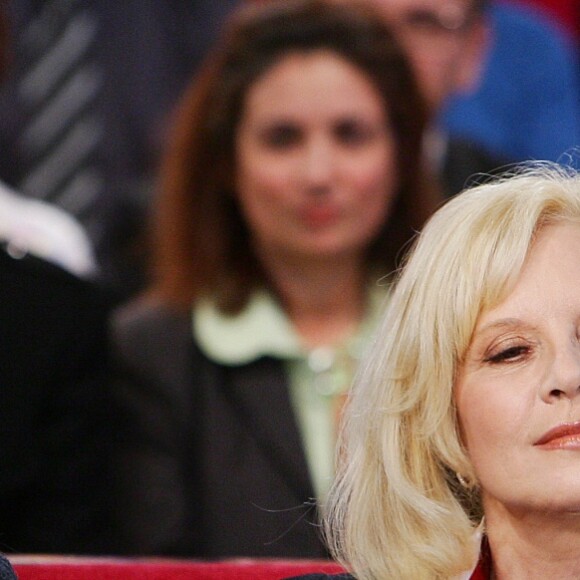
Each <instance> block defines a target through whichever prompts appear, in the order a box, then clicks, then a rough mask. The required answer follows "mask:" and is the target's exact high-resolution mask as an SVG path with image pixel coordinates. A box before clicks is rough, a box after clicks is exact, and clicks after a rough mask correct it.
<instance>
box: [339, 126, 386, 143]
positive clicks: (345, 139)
mask: <svg viewBox="0 0 580 580" xmlns="http://www.w3.org/2000/svg"><path fill="white" fill-rule="evenodd" d="M334 133H335V136H336V137H337V139H338V140H339V141H340V142H341V143H344V144H346V145H359V144H363V143H366V142H367V141H370V140H371V139H372V138H373V136H374V134H375V133H376V131H373V129H372V128H371V127H368V126H367V125H365V124H363V123H361V122H360V121H343V122H342V123H339V124H338V125H337V126H336V128H335V130H334Z"/></svg>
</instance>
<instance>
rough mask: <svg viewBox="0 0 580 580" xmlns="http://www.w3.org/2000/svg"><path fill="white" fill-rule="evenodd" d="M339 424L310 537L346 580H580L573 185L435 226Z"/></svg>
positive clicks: (579, 318) (518, 193) (479, 206)
mask: <svg viewBox="0 0 580 580" xmlns="http://www.w3.org/2000/svg"><path fill="white" fill-rule="evenodd" d="M345 417H346V418H345V427H344V431H343V438H342V446H341V448H340V457H341V458H342V467H341V469H340V473H339V475H338V479H337V481H336V482H335V486H334V488H333V490H332V491H331V495H330V498H329V501H328V503H327V505H326V511H327V518H326V532H327V537H328V540H329V544H330V546H331V549H332V551H333V553H334V555H335V556H336V557H337V558H338V559H339V560H340V561H341V562H343V563H344V564H345V565H346V566H347V568H348V569H349V570H350V571H351V572H352V574H353V575H354V576H355V577H356V578H357V579H359V580H363V579H370V578H373V579H384V578H388V579H401V580H403V579H404V580H407V579H413V580H419V579H429V580H432V579H434V578H441V579H450V578H453V579H455V578H461V579H468V578H472V579H475V578H478V579H489V578H494V579H498V580H502V579H506V578H509V579H510V580H514V579H520V578H526V579H534V578H543V579H545V578H559V579H566V578H579V577H580V517H579V513H580V176H578V175H577V174H575V173H573V172H572V171H569V172H564V171H563V170H561V169H555V168H552V167H550V166H537V167H532V168H526V169H523V170H519V171H517V172H516V174H515V175H512V176H509V177H506V178H504V179H502V180H500V181H497V182H493V183H488V184H485V185H480V186H477V187H475V188H473V189H471V190H469V191H467V192H464V193H463V194H461V195H460V196H458V197H457V198H455V199H453V200H452V201H450V202H449V203H448V204H447V205H446V206H444V207H443V208H441V209H440V210H439V211H438V212H437V213H436V214H435V216H434V217H433V218H432V220H431V221H430V222H429V223H428V224H427V226H426V228H425V229H424V231H423V233H422V234H421V236H420V238H419V239H418V242H417V244H416V247H415V248H414V250H413V251H412V252H411V255H410V257H409V259H408V261H407V263H406V266H405V267H404V269H403V271H402V274H401V276H400V279H399V281H398V284H397V286H396V290H395V291H394V293H393V297H392V300H391V302H390V304H389V307H388V311H387V312H386V316H385V317H384V320H383V322H382V327H381V329H380V330H379V332H378V334H377V337H376V342H375V344H374V347H373V351H372V352H371V353H370V355H369V357H368V360H367V361H366V364H365V365H364V367H363V368H362V370H361V371H360V373H359V376H358V379H357V382H356V385H355V387H354V389H353V392H352V395H351V400H350V403H349V405H348V408H347V411H346V415H345Z"/></svg>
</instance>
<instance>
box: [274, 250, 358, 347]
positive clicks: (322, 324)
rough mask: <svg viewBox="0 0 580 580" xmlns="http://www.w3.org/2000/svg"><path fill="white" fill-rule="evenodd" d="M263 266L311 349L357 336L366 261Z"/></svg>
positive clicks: (280, 262)
mask: <svg viewBox="0 0 580 580" xmlns="http://www.w3.org/2000/svg"><path fill="white" fill-rule="evenodd" d="M263 263H264V265H265V268H266V271H267V272H268V274H269V276H270V279H271V281H272V284H273V286H274V288H275V290H276V292H277V294H278V296H279V297H280V299H281V301H282V303H283V305H284V308H285V310H286V313H287V315H288V317H289V318H290V320H291V322H292V323H293V325H294V327H295V329H296V331H297V332H298V334H299V335H300V337H301V338H302V340H303V342H304V344H305V345H306V346H307V347H317V346H327V345H332V344H336V343H338V342H340V341H342V340H344V339H345V338H347V337H349V336H350V335H352V334H353V332H354V331H355V329H356V327H357V326H358V324H359V322H360V321H361V319H362V317H363V314H364V306H365V298H366V276H365V274H366V273H365V269H364V267H363V265H362V260H360V259H356V258H350V259H344V258H341V259H337V260H312V261H310V262H306V261H304V260H300V261H293V260H291V259H286V260H282V259H279V258H276V259H274V258H273V257H271V256H270V257H266V256H264V257H263Z"/></svg>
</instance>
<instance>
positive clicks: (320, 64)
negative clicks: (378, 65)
mask: <svg viewBox="0 0 580 580" xmlns="http://www.w3.org/2000/svg"><path fill="white" fill-rule="evenodd" d="M386 115H387V113H386V111H385V106H384V103H383V100H382V98H381V95H380V94H379V93H378V91H377V90H376V89H375V87H374V85H373V84H372V83H371V81H370V80H369V79H368V78H367V77H366V76H365V74H363V73H362V72H361V71H360V70H359V69H357V68H356V67H355V66H354V65H352V64H351V63H350V62H349V61H347V60H345V59H343V58H342V57H340V56H338V55H336V54H334V53H332V52H329V51H325V50H318V51H314V52H306V53H290V54H288V55H287V56H284V57H283V58H282V59H281V60H280V61H278V62H277V64H275V65H274V66H273V67H272V68H271V69H269V70H268V71H267V72H266V73H265V74H264V75H263V76H262V77H260V78H259V79H258V80H257V81H256V82H255V83H254V85H253V86H252V87H251V88H250V90H249V91H248V94H247V96H246V100H245V107H244V111H243V114H242V119H241V122H240V126H239V129H238V134H237V140H236V149H237V159H236V161H237V166H236V175H237V180H236V187H237V194H238V200H239V203H240V206H241V209H242V213H243V214H244V217H245V219H246V221H247V223H248V225H249V229H250V231H251V232H252V234H253V237H254V239H255V242H256V243H257V245H258V247H259V249H260V250H262V251H264V252H267V253H268V254H270V255H277V256H286V257H293V258H298V259H312V258H317V259H319V258H321V257H333V258H336V257H338V258H346V257H348V256H356V255H362V253H363V252H364V251H365V250H366V248H367V247H368V245H369V244H370V243H371V242H372V241H373V240H374V239H375V238H376V236H377V234H378V233H379V231H380V229H381V227H382V225H383V223H384V222H385V220H386V219H387V216H388V212H389V208H390V206H391V202H392V199H393V196H394V191H395V188H396V181H397V179H396V170H395V159H394V157H395V153H394V142H393V138H392V136H391V133H390V129H389V123H388V119H387V116H386Z"/></svg>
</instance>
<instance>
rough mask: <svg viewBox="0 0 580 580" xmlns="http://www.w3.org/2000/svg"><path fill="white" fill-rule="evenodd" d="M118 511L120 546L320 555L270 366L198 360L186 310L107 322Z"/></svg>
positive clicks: (147, 310) (296, 447)
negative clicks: (115, 380)
mask: <svg viewBox="0 0 580 580" xmlns="http://www.w3.org/2000/svg"><path fill="white" fill-rule="evenodd" d="M113 335H114V341H115V347H116V355H117V357H118V361H117V362H118V365H119V385H118V386H116V388H115V392H116V394H117V397H118V403H119V413H120V417H119V420H118V421H117V423H118V424H119V425H123V426H125V429H124V431H123V433H122V438H121V440H120V441H119V443H118V444H117V448H118V454H117V457H116V459H117V469H118V472H119V474H120V481H119V487H118V505H117V506H116V512H117V514H118V516H119V518H120V520H119V521H120V525H121V526H123V528H124V532H125V538H126V540H127V550H128V551H129V552H131V553H139V554H171V555H183V556H199V557H210V558H211V557H222V556H264V557H276V556H281V557H284V556H285V557H309V558H319V557H326V556H327V554H326V551H325V549H324V547H323V545H322V543H321V541H320V539H319V530H318V527H317V524H316V522H317V514H316V508H315V507H314V499H313V489H312V484H311V481H310V477H309V473H308V467H307V464H306V459H305V456H304V452H303V449H302V443H301V440H300V435H299V432H298V428H297V425H296V423H295V419H294V414H293V412H292V409H291V405H290V400H289V396H288V388H287V382H286V378H285V376H284V374H283V372H282V368H281V365H280V363H279V361H277V360H273V359H270V358H264V359H262V360H258V361H256V362H254V363H252V364H248V365H245V366H241V367H225V366H221V365H219V364H215V363H214V362H212V361H210V360H208V359H207V358H206V357H205V356H204V355H203V354H202V353H201V352H200V350H199V349H198V348H197V346H196V345H195V344H194V341H193V337H192V329H191V316H190V314H189V313H186V314H183V313H180V314H178V313H172V312H170V311H169V310H167V309H165V308H163V307H160V306H159V307H157V306H146V305H140V306H139V305H137V306H135V305H134V306H132V307H129V308H128V309H127V308H125V309H123V310H122V311H120V312H119V313H118V314H117V316H116V317H115V320H114V332H113Z"/></svg>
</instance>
